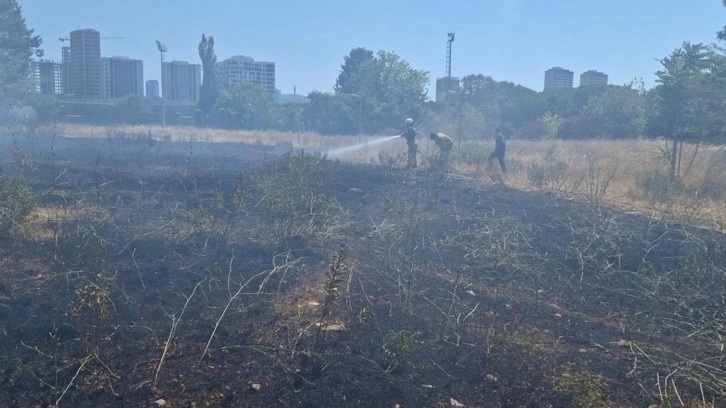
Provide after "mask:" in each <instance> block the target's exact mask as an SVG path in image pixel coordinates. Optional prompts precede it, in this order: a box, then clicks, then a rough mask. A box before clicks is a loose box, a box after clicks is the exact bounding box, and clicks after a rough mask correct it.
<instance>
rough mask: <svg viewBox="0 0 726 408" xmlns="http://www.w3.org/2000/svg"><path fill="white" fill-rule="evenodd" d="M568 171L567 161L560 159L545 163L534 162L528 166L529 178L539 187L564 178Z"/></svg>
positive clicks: (541, 187)
mask: <svg viewBox="0 0 726 408" xmlns="http://www.w3.org/2000/svg"><path fill="white" fill-rule="evenodd" d="M565 171H567V163H565V162H563V161H559V160H554V161H546V162H544V163H532V164H530V165H529V167H528V168H527V180H529V182H530V183H532V184H533V185H534V186H536V187H537V188H539V189H543V188H545V187H547V186H550V185H551V184H553V182H555V181H557V180H559V179H561V178H562V175H563V173H564V172H565Z"/></svg>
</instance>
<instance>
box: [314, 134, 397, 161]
mask: <svg viewBox="0 0 726 408" xmlns="http://www.w3.org/2000/svg"><path fill="white" fill-rule="evenodd" d="M399 137H401V136H399V135H396V136H384V137H382V138H380V139H375V140H371V141H368V142H364V143H358V144H356V145H353V146H348V147H341V148H338V149H333V150H330V151H328V152H325V155H326V156H328V157H329V158H331V159H334V158H338V157H342V156H345V155H346V154H348V153H352V152H355V151H357V150H361V149H364V148H366V147H371V146H376V145H379V144H382V143H386V142H390V141H391V140H394V139H397V138H399Z"/></svg>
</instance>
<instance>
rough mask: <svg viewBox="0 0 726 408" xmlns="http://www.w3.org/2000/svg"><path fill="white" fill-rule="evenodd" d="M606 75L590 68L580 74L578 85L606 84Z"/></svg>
mask: <svg viewBox="0 0 726 408" xmlns="http://www.w3.org/2000/svg"><path fill="white" fill-rule="evenodd" d="M607 84H608V76H607V74H604V73H602V72H598V71H595V70H594V69H591V70H589V71H585V72H583V73H582V74H580V86H588V85H607Z"/></svg>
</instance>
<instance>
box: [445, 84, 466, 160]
mask: <svg viewBox="0 0 726 408" xmlns="http://www.w3.org/2000/svg"><path fill="white" fill-rule="evenodd" d="M448 93H449V94H451V95H456V99H457V101H458V102H459V118H458V119H459V120H458V121H457V122H458V123H457V125H456V132H457V133H458V135H457V137H456V139H457V144H458V149H459V150H460V151H461V139H463V137H464V136H463V135H462V134H461V129H462V123H461V121H462V117H463V116H464V115H463V107H464V100H463V96H464V95H463V94H462V93H461V92H456V91H452V90H449V91H448Z"/></svg>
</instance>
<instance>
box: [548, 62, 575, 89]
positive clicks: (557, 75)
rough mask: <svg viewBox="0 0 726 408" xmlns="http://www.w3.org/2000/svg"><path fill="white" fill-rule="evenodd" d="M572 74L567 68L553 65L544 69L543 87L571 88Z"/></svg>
mask: <svg viewBox="0 0 726 408" xmlns="http://www.w3.org/2000/svg"><path fill="white" fill-rule="evenodd" d="M573 77H574V74H573V72H572V71H570V70H569V69H564V68H562V67H554V68H550V69H548V70H547V71H545V81H544V89H551V88H572V81H573Z"/></svg>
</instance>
